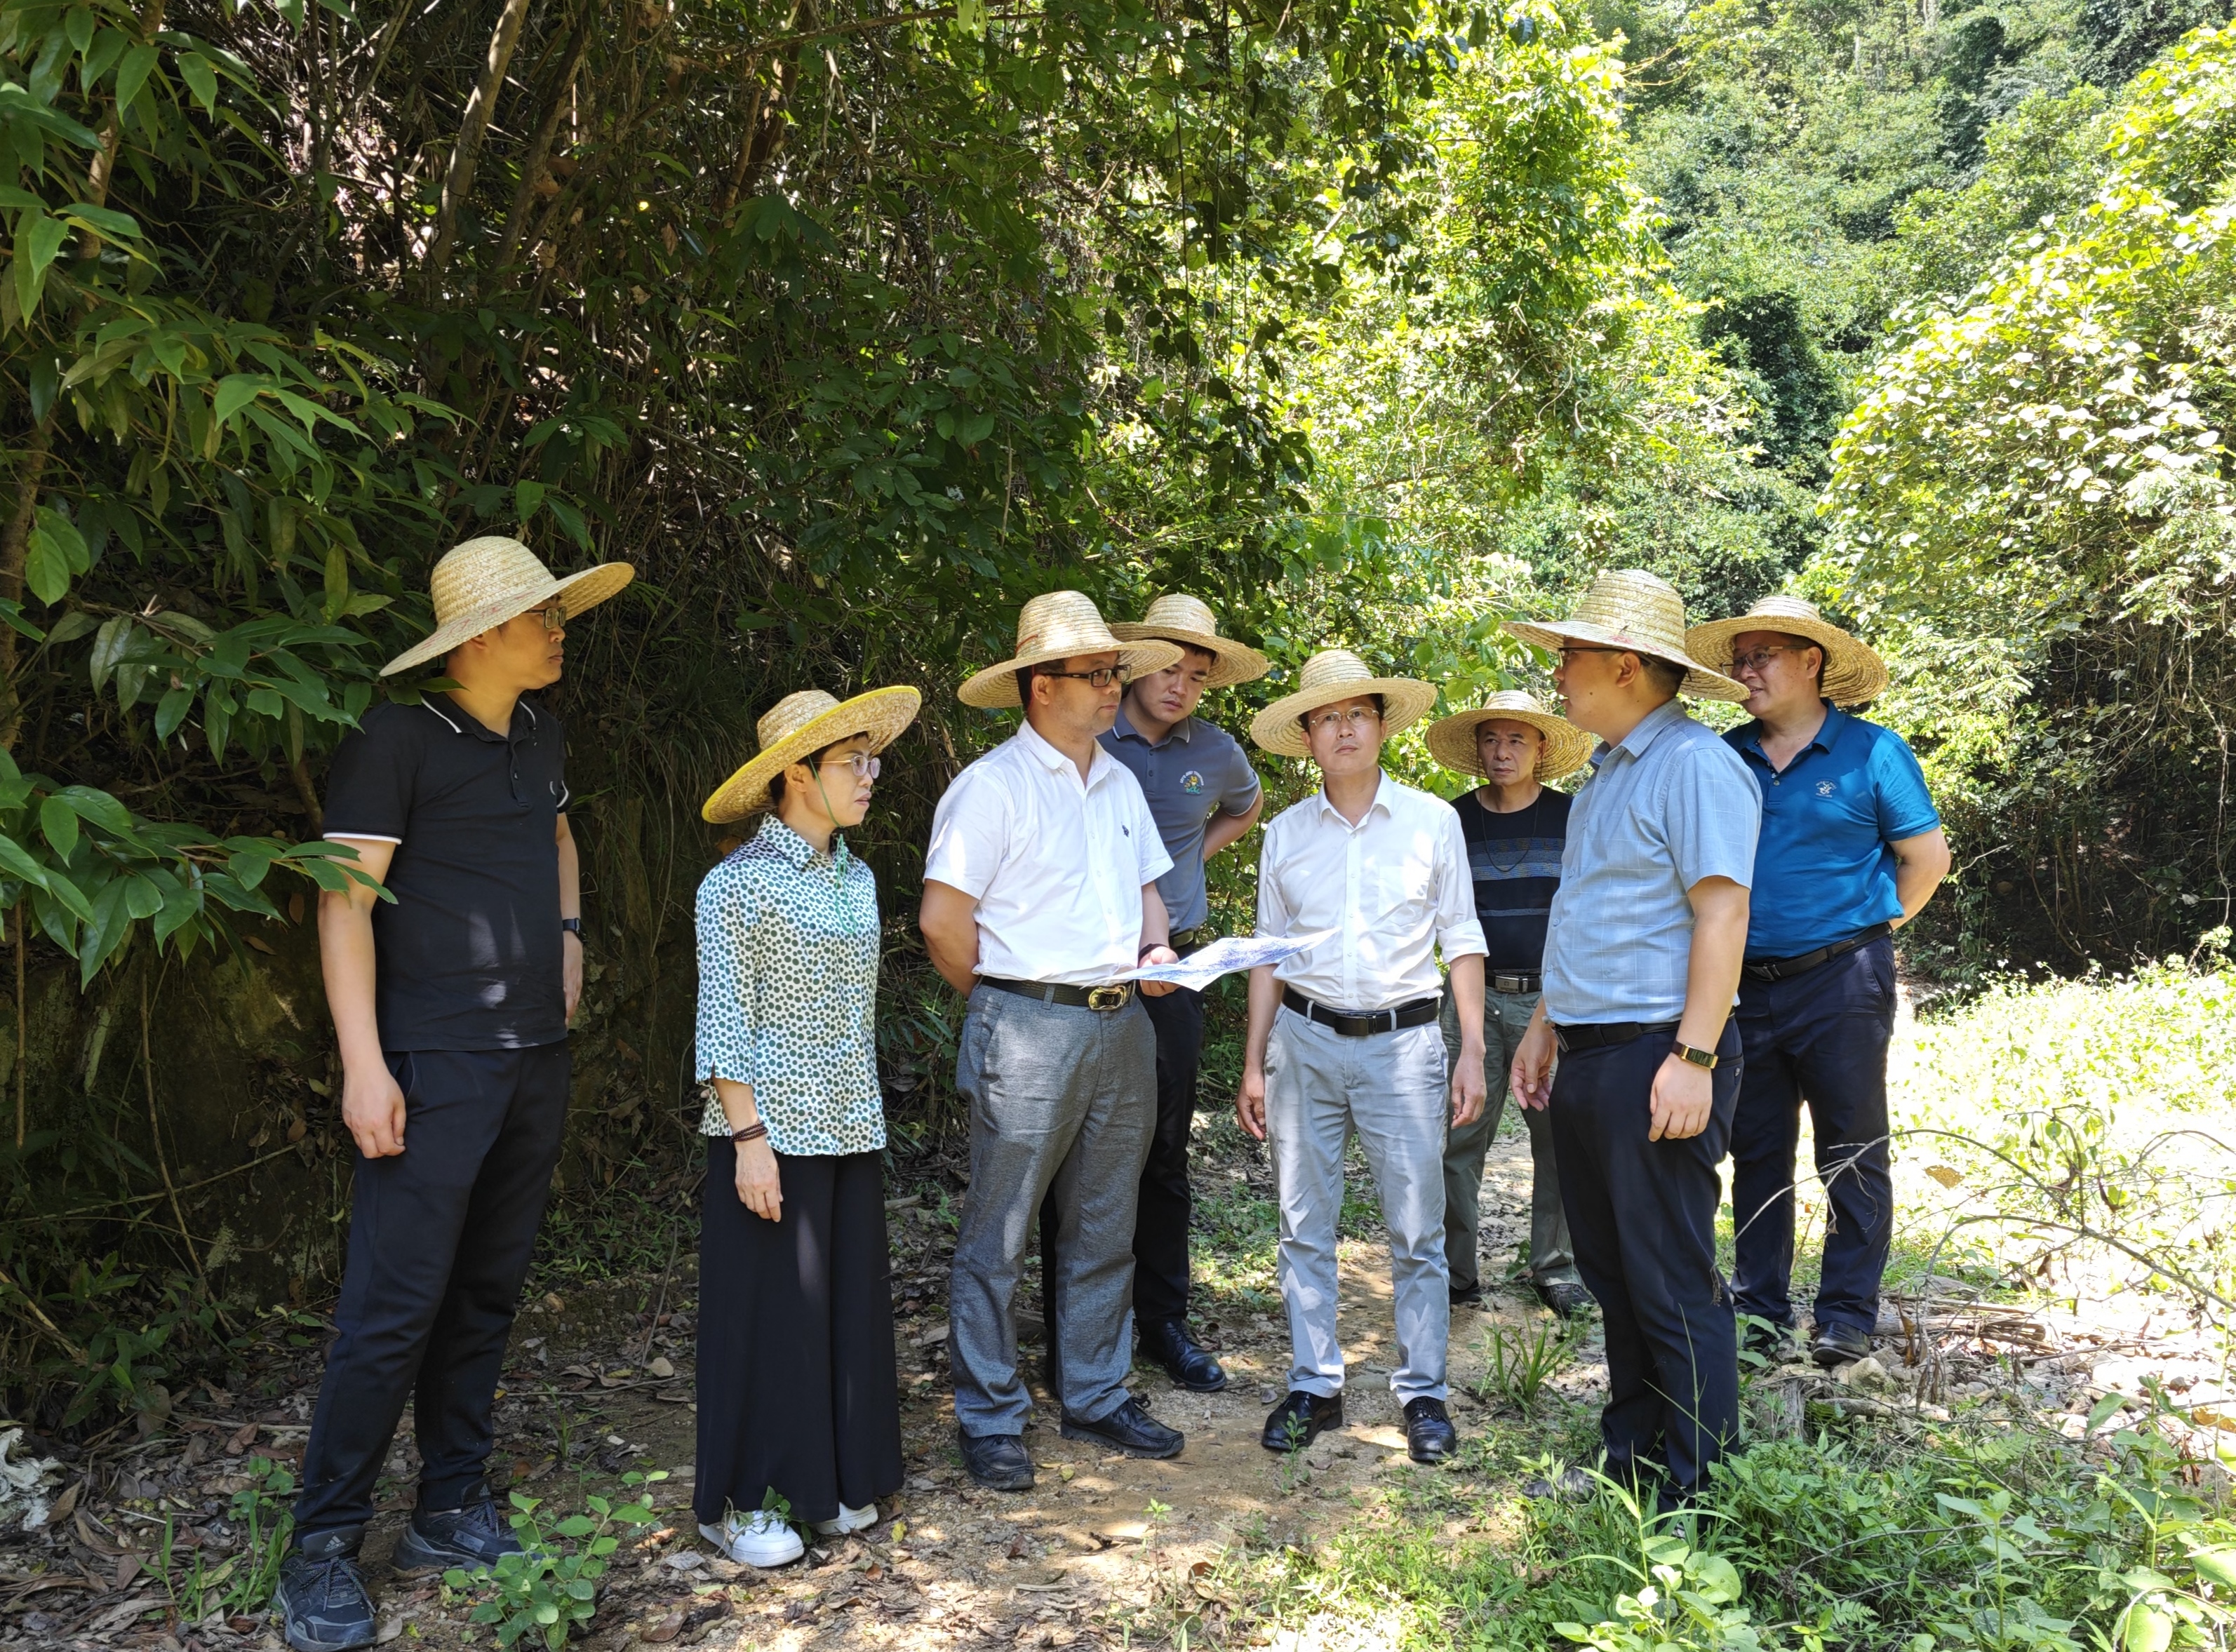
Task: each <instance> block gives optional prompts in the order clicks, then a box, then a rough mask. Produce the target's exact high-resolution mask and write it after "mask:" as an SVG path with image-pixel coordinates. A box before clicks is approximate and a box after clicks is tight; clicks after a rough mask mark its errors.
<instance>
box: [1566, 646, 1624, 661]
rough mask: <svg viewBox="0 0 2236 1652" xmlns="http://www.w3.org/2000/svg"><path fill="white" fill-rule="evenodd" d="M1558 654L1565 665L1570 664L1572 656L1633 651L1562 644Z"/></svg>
mask: <svg viewBox="0 0 2236 1652" xmlns="http://www.w3.org/2000/svg"><path fill="white" fill-rule="evenodd" d="M1556 652H1558V653H1559V654H1560V656H1561V663H1562V665H1567V664H1568V656H1569V655H1570V654H1627V653H1629V652H1631V651H1630V650H1629V649H1628V648H1600V647H1595V646H1593V645H1592V644H1590V643H1583V642H1570V643H1562V645H1561V646H1560V648H1559V649H1558V650H1557V651H1556Z"/></svg>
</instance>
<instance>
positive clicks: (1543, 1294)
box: [1530, 1279, 1599, 1320]
mask: <svg viewBox="0 0 2236 1652" xmlns="http://www.w3.org/2000/svg"><path fill="white" fill-rule="evenodd" d="M1530 1288H1531V1289H1533V1290H1535V1291H1536V1293H1537V1300H1538V1301H1541V1302H1542V1303H1544V1304H1545V1306H1546V1307H1548V1308H1551V1309H1552V1310H1553V1311H1554V1312H1555V1314H1559V1315H1560V1316H1561V1317H1562V1319H1564V1320H1580V1319H1582V1318H1583V1317H1584V1315H1585V1314H1588V1313H1590V1312H1591V1311H1592V1309H1594V1308H1596V1307H1598V1306H1599V1303H1598V1302H1597V1301H1595V1299H1594V1298H1593V1296H1592V1294H1591V1292H1589V1291H1588V1290H1586V1289H1585V1288H1583V1287H1582V1285H1579V1284H1577V1283H1576V1282H1575V1281H1574V1280H1569V1279H1556V1280H1555V1281H1554V1282H1552V1283H1551V1284H1549V1285H1533V1286H1531V1287H1530Z"/></svg>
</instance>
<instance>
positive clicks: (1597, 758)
mask: <svg viewBox="0 0 2236 1652" xmlns="http://www.w3.org/2000/svg"><path fill="white" fill-rule="evenodd" d="M1685 720H1686V718H1685V708H1684V706H1683V705H1680V704H1679V703H1678V702H1677V701H1676V700H1674V699H1667V700H1664V701H1662V702H1661V705H1657V706H1655V707H1654V709H1653V710H1652V711H1648V712H1647V714H1646V715H1645V716H1644V717H1641V718H1639V719H1638V724H1637V726H1636V727H1635V728H1634V729H1632V730H1631V731H1630V732H1629V733H1628V734H1626V735H1624V736H1623V737H1622V738H1621V739H1620V740H1618V741H1616V742H1615V744H1614V745H1613V746H1612V747H1610V746H1608V744H1607V743H1606V742H1605V741H1601V743H1600V749H1599V750H1598V751H1595V752H1594V753H1593V754H1592V762H1593V763H1594V764H1598V763H1600V762H1601V760H1602V759H1604V758H1607V757H1613V756H1614V755H1615V753H1616V752H1617V751H1624V752H1628V753H1629V755H1630V758H1631V760H1632V761H1633V762H1636V761H1637V760H1638V759H1639V758H1641V757H1644V756H1645V755H1646V749H1647V747H1648V746H1650V745H1652V744H1654V742H1655V741H1656V740H1658V739H1660V738H1661V737H1662V735H1663V734H1665V733H1667V731H1669V730H1671V729H1674V728H1675V727H1676V726H1677V725H1678V724H1680V723H1682V722H1684V721H1685Z"/></svg>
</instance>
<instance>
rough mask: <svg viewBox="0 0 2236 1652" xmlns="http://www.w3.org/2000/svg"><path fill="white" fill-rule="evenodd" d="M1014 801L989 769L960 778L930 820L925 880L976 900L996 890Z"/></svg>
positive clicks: (974, 770)
mask: <svg viewBox="0 0 2236 1652" xmlns="http://www.w3.org/2000/svg"><path fill="white" fill-rule="evenodd" d="M1008 823H1009V797H1008V796H1007V795H1006V794H1005V793H1004V792H1003V790H1002V788H1001V786H1000V784H999V783H997V782H996V781H993V780H990V779H989V778H988V777H987V775H986V771H985V770H984V769H983V768H981V767H978V766H976V765H974V766H972V767H970V768H968V769H965V770H963V772H962V773H961V774H959V775H957V776H956V777H955V783H954V784H953V785H951V786H950V787H948V789H947V790H946V791H945V792H944V793H943V794H942V795H941V796H940V799H939V806H938V808H937V809H935V810H933V811H932V815H931V846H930V847H929V848H928V849H925V850H924V881H925V882H929V883H944V884H946V885H947V886H948V887H949V888H957V889H960V890H962V891H963V894H965V895H969V896H970V898H971V899H972V900H974V901H975V900H977V899H978V897H979V896H981V895H984V894H985V893H986V891H987V890H988V889H989V888H991V887H992V885H993V882H994V874H995V873H996V871H997V870H999V869H1000V868H1001V864H1002V856H1003V852H1004V850H1005V849H1006V848H1007V838H1008V836H1009V833H1008V829H1007V828H1008Z"/></svg>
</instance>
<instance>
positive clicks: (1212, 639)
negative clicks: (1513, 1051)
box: [1110, 620, 1273, 690]
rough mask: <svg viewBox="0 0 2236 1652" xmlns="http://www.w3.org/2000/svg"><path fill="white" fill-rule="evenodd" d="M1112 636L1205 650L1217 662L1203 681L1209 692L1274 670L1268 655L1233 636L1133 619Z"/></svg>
mask: <svg viewBox="0 0 2236 1652" xmlns="http://www.w3.org/2000/svg"><path fill="white" fill-rule="evenodd" d="M1110 634H1111V635H1112V636H1114V637H1115V638H1117V639H1119V640H1120V641H1121V642H1172V643H1185V644H1186V645H1187V646H1189V647H1190V648H1200V649H1202V650H1203V651H1204V652H1206V653H1207V654H1209V655H1210V656H1211V657H1212V659H1213V662H1214V663H1213V665H1212V668H1211V674H1210V675H1209V676H1207V677H1206V678H1204V679H1203V685H1204V687H1205V688H1206V689H1207V690H1209V689H1214V688H1232V687H1233V686H1234V685H1235V684H1237V683H1254V682H1256V681H1257V680H1258V679H1259V678H1261V677H1263V676H1264V675H1265V674H1266V672H1269V671H1271V670H1273V665H1271V663H1269V662H1268V661H1267V659H1266V656H1265V655H1263V654H1261V653H1259V652H1258V651H1257V650H1256V649H1255V648H1252V647H1248V646H1246V645H1244V644H1242V643H1239V642H1237V641H1235V640H1234V639H1233V638H1232V637H1221V636H1220V635H1218V634H1216V633H1213V632H1209V631H1189V630H1187V629H1185V628H1183V627H1181V626H1151V625H1143V624H1141V622H1139V621H1138V620H1128V621H1126V622H1125V623H1123V624H1122V625H1113V626H1111V627H1110ZM1159 669H1160V670H1161V669H1162V667H1159Z"/></svg>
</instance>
